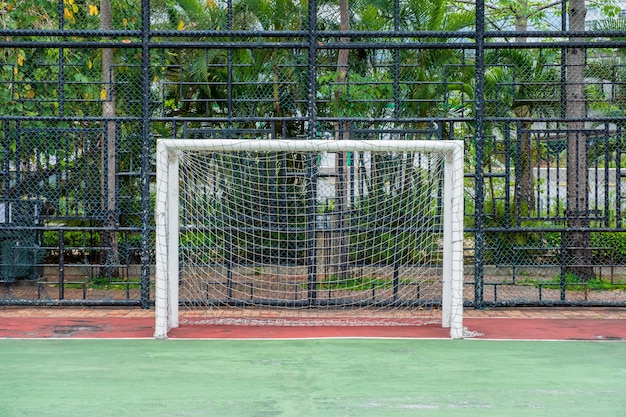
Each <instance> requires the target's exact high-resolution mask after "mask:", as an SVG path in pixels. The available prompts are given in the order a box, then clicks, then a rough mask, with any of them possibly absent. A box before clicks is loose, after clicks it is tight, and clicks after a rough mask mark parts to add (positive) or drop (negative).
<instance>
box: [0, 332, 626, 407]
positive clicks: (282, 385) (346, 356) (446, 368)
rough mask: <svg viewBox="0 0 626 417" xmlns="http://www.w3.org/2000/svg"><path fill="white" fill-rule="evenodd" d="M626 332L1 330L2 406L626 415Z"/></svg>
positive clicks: (0, 402) (0, 385) (0, 386)
mask: <svg viewBox="0 0 626 417" xmlns="http://www.w3.org/2000/svg"><path fill="white" fill-rule="evenodd" d="M625 381H626V343H618V342H503V341H478V340H466V341H452V340H358V339H352V340H295V341H272V340H264V341H263V340H256V341H255V340H251V341H237V340H230V341H228V340H207V341H191V340H186V341H182V340H177V341H173V340H169V341H156V340H6V339H5V340H0V416H6V417H31V416H32V417H57V416H59V417H60V416H63V417H69V416H76V417H144V416H145V417H165V416H167V417H169V416H238V417H246V416H251V417H252V416H255V417H261V416H303V417H316V416H320V417H325V416H337V417H339V416H342V417H343V416H359V417H366V416H385V417H388V416H422V415H424V416H464V417H467V416H507V417H511V416H550V417H555V416H568V417H571V416H586V417H588V416H602V417H606V416H624V415H626V389H625V387H626V384H625Z"/></svg>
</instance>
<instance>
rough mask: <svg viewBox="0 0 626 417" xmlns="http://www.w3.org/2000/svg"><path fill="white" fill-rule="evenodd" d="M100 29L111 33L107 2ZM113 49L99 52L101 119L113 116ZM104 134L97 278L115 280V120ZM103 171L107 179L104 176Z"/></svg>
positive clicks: (104, 0) (102, 6) (107, 0)
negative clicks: (99, 250) (101, 226)
mask: <svg viewBox="0 0 626 417" xmlns="http://www.w3.org/2000/svg"><path fill="white" fill-rule="evenodd" d="M100 28H101V29H102V30H112V29H113V21H112V16H111V2H110V0H101V2H100ZM113 53H114V51H113V49H112V48H105V49H103V50H102V82H103V88H104V92H105V98H104V100H103V102H102V117H103V118H105V119H107V118H111V119H112V118H114V117H115V87H114V77H113V64H114V59H113ZM104 123H105V128H106V135H105V137H104V138H103V140H102V172H103V175H102V179H103V184H102V191H103V193H102V195H103V198H102V208H103V211H104V212H105V213H106V219H105V221H104V224H103V226H104V227H105V228H107V229H108V230H103V231H102V232H101V234H100V238H101V243H102V247H103V248H109V250H106V249H105V250H103V251H102V252H101V255H100V263H101V265H102V268H101V271H100V275H101V276H103V277H117V276H118V275H119V271H118V268H117V265H118V264H119V247H118V243H117V235H116V233H115V232H114V231H112V229H113V228H114V227H115V226H116V224H117V214H116V188H117V187H116V175H115V174H116V172H117V155H116V124H115V121H113V120H110V121H106V120H105V122H104ZM105 172H106V176H105V175H104V173H105Z"/></svg>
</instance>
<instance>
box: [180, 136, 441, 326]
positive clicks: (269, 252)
mask: <svg viewBox="0 0 626 417" xmlns="http://www.w3.org/2000/svg"><path fill="white" fill-rule="evenodd" d="M310 143H314V142H310ZM176 157H177V163H178V187H179V192H178V196H179V202H178V208H179V210H178V213H179V220H178V222H179V235H178V242H177V245H178V262H179V265H178V271H179V277H178V280H179V286H178V289H177V290H178V299H179V301H180V305H181V312H180V320H181V322H183V323H194V322H195V323H216V324H219V323H224V324H236V323H241V324H265V323H273V324H280V325H325V324H330V325H381V324H384V325H415V324H424V323H432V322H441V314H440V312H439V308H440V306H441V304H442V297H443V294H442V288H443V282H442V281H443V258H444V255H443V253H444V251H443V249H444V235H443V230H444V226H443V220H444V216H443V207H444V204H443V203H444V159H443V158H444V157H445V153H442V152H418V151H416V150H397V151H394V150H389V149H387V148H385V149H384V150H381V151H372V150H368V151H361V150H340V151H333V152H328V151H316V150H315V148H314V147H311V148H310V149H306V151H302V150H298V151H294V150H291V149H288V148H286V149H285V150H278V151H277V150H271V151H267V150H260V151H259V150H238V151H225V152H224V151H209V150H193V149H190V150H182V151H177V153H176Z"/></svg>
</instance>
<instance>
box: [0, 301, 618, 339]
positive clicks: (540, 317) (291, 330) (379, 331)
mask: <svg viewBox="0 0 626 417" xmlns="http://www.w3.org/2000/svg"><path fill="white" fill-rule="evenodd" d="M424 314H425V317H434V315H433V314H432V313H424ZM412 315H413V316H414V317H415V313H412ZM435 315H436V314H435ZM181 316H182V319H183V320H184V317H185V313H182V314H181ZM259 317H262V313H261V314H260V315H259ZM273 317H274V318H275V313H274V316H273ZM464 325H465V326H466V327H467V328H468V334H471V335H472V336H473V337H474V338H477V339H480V338H486V339H550V340H626V308H617V307H615V308H613V307H606V308H506V309H504V308H499V309H486V310H473V309H466V310H465V312H464ZM153 326H154V310H153V309H150V310H142V309H139V308H137V309H128V308H105V307H62V308H61V307H2V308H0V338H29V337H33V338H35V337H42V338H55V337H85V338H119V337H123V338H150V337H152V334H153V328H154V327H153ZM170 337H171V338H306V337H409V338H446V337H448V333H447V330H446V329H442V328H441V327H440V326H439V325H435V324H428V325H424V326H339V327H336V326H280V325H256V324H255V325H248V326H245V325H214V324H213V325H182V326H181V327H180V328H178V329H173V330H171V332H170Z"/></svg>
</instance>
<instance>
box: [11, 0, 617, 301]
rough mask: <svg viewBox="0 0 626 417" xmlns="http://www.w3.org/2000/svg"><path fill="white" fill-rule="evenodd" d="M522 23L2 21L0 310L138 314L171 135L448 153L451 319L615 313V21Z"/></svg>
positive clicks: (173, 1)
mask: <svg viewBox="0 0 626 417" xmlns="http://www.w3.org/2000/svg"><path fill="white" fill-rule="evenodd" d="M522 3H523V4H524V5H526V6H528V7H518V8H516V7H510V4H509V3H507V2H503V1H500V0H489V1H487V2H485V1H483V0H480V1H477V2H452V1H448V0H434V1H430V2H424V1H421V0H399V1H396V2H389V3H381V2H374V1H367V0H358V1H348V0H338V1H331V2H316V1H308V2H301V1H298V0H287V1H282V2H271V1H266V0H223V1H221V0H206V1H205V0H184V1H182V0H181V1H177V0H167V1H166V0H157V1H148V0H102V1H98V2H90V1H78V0H58V1H56V2H55V1H54V0H53V1H49V0H45V1H44V0H35V1H32V2H23V1H14V0H13V1H12V0H10V1H5V2H2V3H1V4H0V23H1V27H0V33H1V34H2V39H1V40H0V43H1V44H2V47H3V53H2V55H1V56H0V85H1V88H0V102H1V103H0V143H1V145H0V276H1V277H0V303H2V304H15V305H17V304H47V305H56V304H68V305H70V304H94V305H98V304H109V305H115V304H120V305H141V306H143V307H148V306H149V305H150V304H151V300H152V299H153V294H152V293H151V287H152V265H153V263H154V259H153V246H154V244H153V239H154V236H153V214H152V213H153V201H152V200H153V187H152V185H153V182H154V181H153V179H154V175H153V174H154V160H153V158H154V146H155V140H156V138H159V137H174V138H206V139H220V138H241V139H257V140H262V139H274V138H311V139H314V138H319V139H336V140H350V139H368V140H378V139H399V140H415V139H426V140H440V139H455V140H463V141H465V144H466V153H467V154H466V218H465V224H466V243H465V249H466V302H467V304H469V305H473V306H475V307H483V306H487V305H562V304H570V305H626V270H625V269H624V268H626V229H625V228H624V225H623V220H622V218H623V211H624V210H626V206H625V202H624V191H623V190H622V188H623V187H624V186H625V185H626V184H625V183H624V178H625V177H626V158H625V157H624V155H623V154H624V153H625V152H626V144H624V143H623V141H624V132H623V131H624V123H625V122H626V113H625V109H626V105H625V99H624V96H625V94H624V92H625V91H624V88H625V85H626V69H625V68H626V67H625V62H626V61H625V58H626V55H625V54H624V50H625V49H624V47H625V46H626V19H625V17H624V16H625V15H626V3H624V4H622V3H623V2H622V1H621V0H620V1H615V2H613V1H599V2H594V3H593V4H592V3H590V2H584V1H583V0H571V1H569V2H566V1H564V2H534V1H528V2H522ZM522 3H520V4H522ZM622 161H625V162H624V164H623V163H622ZM622 165H624V167H623V166H622ZM325 181H332V178H330V177H329V179H326V180H325ZM330 200H332V196H331V198H330ZM331 203H332V201H328V202H326V207H324V208H323V210H322V212H323V213H329V211H332V204H331ZM330 215H332V213H330Z"/></svg>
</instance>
